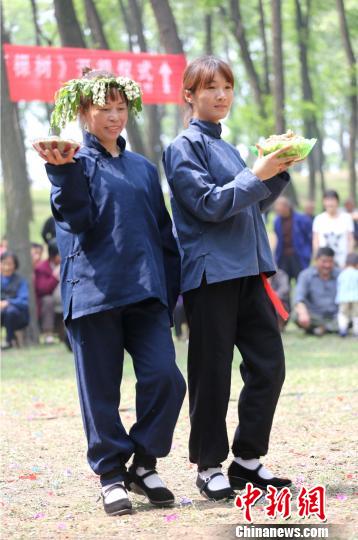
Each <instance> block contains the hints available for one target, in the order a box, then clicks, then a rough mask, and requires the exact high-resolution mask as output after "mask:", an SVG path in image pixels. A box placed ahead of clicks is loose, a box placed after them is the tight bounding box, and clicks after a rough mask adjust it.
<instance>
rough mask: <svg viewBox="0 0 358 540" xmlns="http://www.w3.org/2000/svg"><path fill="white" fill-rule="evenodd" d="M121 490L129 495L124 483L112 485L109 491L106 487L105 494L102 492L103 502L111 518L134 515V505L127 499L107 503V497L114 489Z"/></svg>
mask: <svg viewBox="0 0 358 540" xmlns="http://www.w3.org/2000/svg"><path fill="white" fill-rule="evenodd" d="M118 488H121V489H123V491H125V493H126V494H127V490H126V488H125V486H124V484H123V483H122V482H116V483H115V484H112V485H111V486H109V487H108V488H107V489H106V487H104V488H103V489H104V490H105V493H103V492H102V500H103V507H104V510H105V512H106V514H108V515H109V516H122V515H123V514H131V513H132V503H131V502H130V500H129V499H128V497H126V498H125V499H118V501H113V502H111V503H107V502H106V497H107V495H109V494H110V493H111V492H112V491H113V490H114V489H118Z"/></svg>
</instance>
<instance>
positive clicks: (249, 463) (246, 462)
mask: <svg viewBox="0 0 358 540" xmlns="http://www.w3.org/2000/svg"><path fill="white" fill-rule="evenodd" d="M234 461H236V463H238V464H239V465H242V466H243V467H245V468H246V469H249V470H250V471H254V470H255V469H257V467H258V466H259V465H260V460H259V459H256V458H253V459H242V458H241V457H235V458H234ZM258 475H259V476H261V478H263V479H264V480H270V478H273V477H274V474H272V472H271V471H270V470H269V469H266V468H265V467H261V469H260V470H259V472H258Z"/></svg>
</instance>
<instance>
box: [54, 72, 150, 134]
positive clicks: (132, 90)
mask: <svg viewBox="0 0 358 540" xmlns="http://www.w3.org/2000/svg"><path fill="white" fill-rule="evenodd" d="M111 87H112V88H118V90H119V92H123V93H124V94H125V96H126V98H127V100H128V107H129V110H130V112H132V113H134V114H135V115H138V114H139V113H140V111H141V110H142V94H141V90H140V87H139V85H138V84H137V83H136V82H135V81H133V80H132V79H129V78H127V77H111V78H104V77H95V78H93V79H86V78H83V79H71V80H70V81H67V82H66V83H65V84H64V85H63V86H62V87H61V88H60V89H59V90H58V91H57V92H56V95H55V108H54V110H53V112H52V114H51V120H50V126H51V131H52V133H54V134H56V135H59V134H60V132H61V129H62V128H63V127H65V125H66V124H67V123H68V122H72V121H73V120H76V118H77V116H78V112H79V107H80V101H81V97H85V98H90V99H91V101H92V103H93V104H94V105H99V106H100V107H104V106H105V104H106V95H107V92H108V90H109V88H111Z"/></svg>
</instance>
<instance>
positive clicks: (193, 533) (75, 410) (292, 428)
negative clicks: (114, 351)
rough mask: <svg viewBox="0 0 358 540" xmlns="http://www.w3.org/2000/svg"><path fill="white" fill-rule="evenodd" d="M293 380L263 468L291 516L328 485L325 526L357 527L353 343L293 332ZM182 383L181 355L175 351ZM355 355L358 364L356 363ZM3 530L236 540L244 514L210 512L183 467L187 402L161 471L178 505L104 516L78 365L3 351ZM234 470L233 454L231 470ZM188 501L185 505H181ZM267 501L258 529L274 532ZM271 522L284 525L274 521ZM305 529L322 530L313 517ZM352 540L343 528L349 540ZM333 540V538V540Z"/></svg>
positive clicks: (43, 350) (125, 398)
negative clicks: (306, 493)
mask: <svg viewBox="0 0 358 540" xmlns="http://www.w3.org/2000/svg"><path fill="white" fill-rule="evenodd" d="M284 342H285V349H286V357H287V375H286V382H285V385H284V387H283V391H282V394H281V399H280V401H279V405H278V408H277V412H276V416H275V421H274V426H273V430H272V435H271V445H270V452H269V454H268V456H267V457H266V458H265V459H264V463H265V464H266V465H267V466H268V467H269V468H271V469H272V470H273V471H274V472H277V473H281V474H282V475H288V476H290V477H291V478H292V480H293V483H294V485H293V487H292V489H291V491H292V494H293V508H292V510H293V512H292V518H291V520H289V523H299V522H300V519H299V518H298V516H297V508H296V505H295V501H296V497H297V494H298V491H299V488H300V487H301V486H302V485H304V486H305V487H306V488H311V487H313V486H316V485H317V484H321V485H324V486H326V490H327V507H326V513H327V521H328V523H329V524H340V526H341V528H342V527H344V526H346V525H347V524H350V525H352V524H353V523H354V520H355V519H356V514H355V509H356V505H355V504H354V503H355V502H356V497H357V495H358V493H357V488H356V487H354V478H356V476H355V470H354V465H355V463H354V461H355V459H356V448H357V441H356V436H355V434H356V433H357V429H356V428H357V407H356V406H357V379H358V377H357V365H356V357H357V354H356V353H357V341H354V340H353V338H347V339H344V340H343V339H340V338H338V337H336V336H327V337H324V338H314V337H305V336H303V335H302V334H301V333H300V332H299V331H298V330H297V329H296V328H294V326H293V325H289V326H288V329H287V331H286V333H285V334H284ZM176 345H177V357H178V363H179V365H180V367H181V369H182V371H183V373H185V362H186V345H185V344H184V343H177V344H176ZM354 354H355V357H354ZM238 366H239V356H238V354H236V357H235V362H234V376H233V381H232V394H231V397H232V399H231V401H230V406H229V412H228V416H227V424H228V431H229V435H230V439H232V436H233V433H234V430H235V427H236V422H237V412H236V409H237V404H236V403H237V397H238V394H239V391H240V387H241V379H240V375H239V369H238ZM134 385H135V379H134V373H133V369H132V365H131V360H130V358H129V357H126V361H125V370H124V381H123V384H122V399H121V416H122V419H123V421H124V423H125V425H126V426H127V427H129V426H130V425H131V424H132V423H133V422H134V421H135V409H134V406H135V404H134ZM1 414H2V429H3V443H2V454H3V456H2V460H3V469H4V470H3V491H2V499H1V507H2V512H3V517H2V530H3V538H6V539H10V538H11V539H26V540H27V539H29V538H35V539H47V538H60V539H62V538H63V539H65V538H66V539H80V540H92V539H108V538H122V539H125V540H127V539H129V540H130V539H142V538H144V539H147V538H148V539H149V538H153V539H154V538H155V539H159V538H173V539H174V538H180V536H182V535H184V534H186V535H188V536H189V537H190V538H194V539H199V538H200V539H202V540H204V539H206V538H234V532H233V531H234V525H238V524H239V523H243V514H242V512H241V511H240V510H238V509H237V508H235V507H234V506H233V503H232V502H222V503H212V502H210V501H206V500H205V499H203V498H202V497H201V496H200V495H199V493H198V491H197V489H196V488H195V478H196V471H195V467H194V466H193V465H191V464H189V462H188V459H187V440H188V427H189V425H188V424H189V420H188V403H187V399H186V401H185V403H184V406H183V408H182V411H181V415H180V419H179V422H178V425H177V429H176V432H175V437H174V442H173V448H172V453H171V455H170V456H169V458H166V459H161V460H159V464H158V469H159V471H160V473H161V475H162V476H163V478H164V479H165V480H166V481H167V483H168V485H169V486H170V487H172V488H173V489H174V488H175V494H176V496H177V504H176V505H175V507H173V508H167V509H155V508H152V507H151V506H150V505H149V504H147V503H146V500H145V499H144V498H142V497H140V496H137V495H133V494H132V495H131V499H132V502H133V506H134V509H135V513H134V514H133V515H131V516H123V517H119V518H109V517H107V516H106V515H105V514H104V512H103V509H102V502H101V501H100V500H98V496H99V488H98V480H97V478H96V477H95V475H94V474H93V473H92V471H91V470H90V468H89V467H88V465H87V462H86V457H85V451H86V445H85V438H84V434H83V430H82V423H81V417H80V411H79V406H78V400H77V392H76V384H75V375H74V368H73V361H72V355H71V354H70V353H68V352H67V351H66V350H65V348H64V347H63V346H62V345H55V346H52V347H45V346H42V347H37V348H32V349H26V350H25V349H23V350H13V351H7V352H5V353H4V354H3V360H2V413H1ZM229 463H230V456H229V458H228V461H227V463H226V464H225V465H227V464H229ZM183 498H186V499H183ZM263 506H264V505H263V501H262V500H261V501H259V502H258V504H257V505H256V506H255V508H254V510H253V519H254V523H256V524H257V523H271V521H270V520H269V519H268V518H267V517H266V516H265V513H264V509H263ZM273 523H275V524H277V523H283V520H282V518H280V517H279V518H277V519H276V520H275V521H273ZM308 523H311V524H316V523H318V519H317V518H316V517H314V516H313V517H311V518H310V519H309V520H308ZM353 537H356V536H354V535H353V534H351V533H349V534H348V530H345V533H344V535H343V536H342V538H345V539H346V538H347V539H348V538H353ZM330 538H331V537H330Z"/></svg>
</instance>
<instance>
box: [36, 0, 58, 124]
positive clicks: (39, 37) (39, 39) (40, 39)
mask: <svg viewBox="0 0 358 540" xmlns="http://www.w3.org/2000/svg"><path fill="white" fill-rule="evenodd" d="M31 11H32V18H33V21H34V27H35V41H36V45H38V46H41V45H42V42H43V41H44V42H45V43H46V45H49V46H51V45H52V40H51V39H49V38H48V37H47V36H45V35H44V34H43V32H42V30H41V28H40V25H39V22H38V12H37V5H36V0H31ZM44 107H45V110H46V116H47V121H48V123H50V120H51V113H52V111H53V105H51V104H50V103H44Z"/></svg>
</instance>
